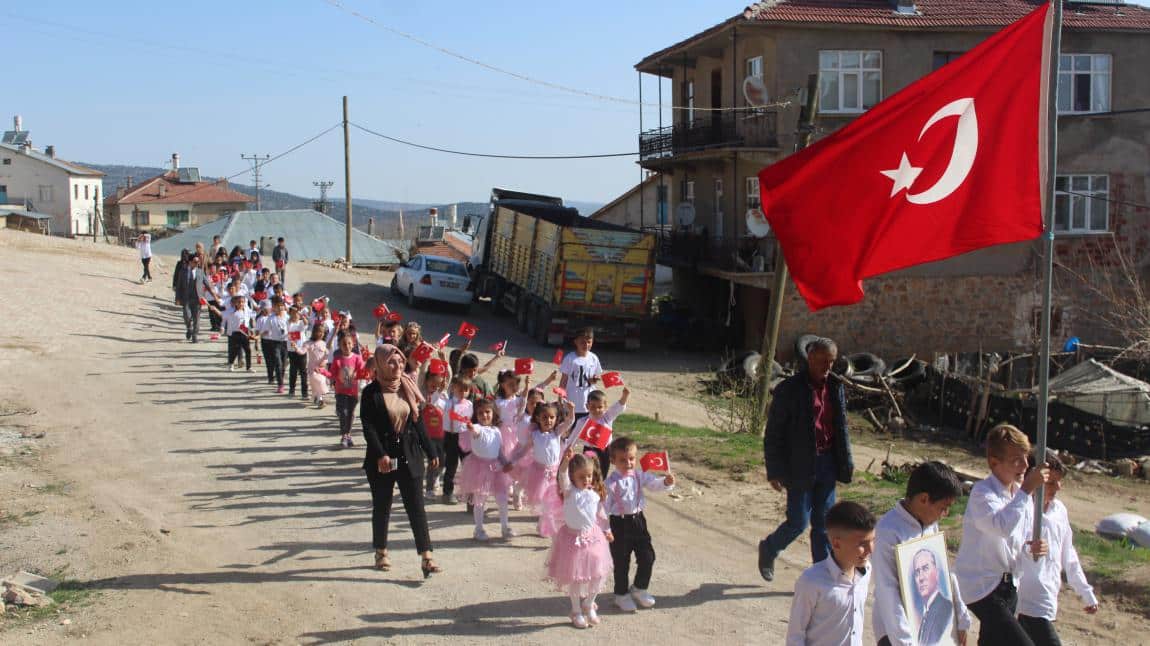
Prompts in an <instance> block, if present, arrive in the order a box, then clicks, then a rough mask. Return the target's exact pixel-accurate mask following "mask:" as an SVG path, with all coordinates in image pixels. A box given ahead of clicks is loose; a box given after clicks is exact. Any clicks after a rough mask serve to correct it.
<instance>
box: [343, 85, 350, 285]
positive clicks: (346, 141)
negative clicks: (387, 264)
mask: <svg viewBox="0 0 1150 646" xmlns="http://www.w3.org/2000/svg"><path fill="white" fill-rule="evenodd" d="M343 190H344V196H343V197H344V201H345V202H346V206H347V215H346V217H345V219H344V229H345V231H344V234H346V243H347V251H346V252H345V253H344V258H346V259H347V266H348V267H351V139H350V138H349V137H348V131H347V96H344V97H343Z"/></svg>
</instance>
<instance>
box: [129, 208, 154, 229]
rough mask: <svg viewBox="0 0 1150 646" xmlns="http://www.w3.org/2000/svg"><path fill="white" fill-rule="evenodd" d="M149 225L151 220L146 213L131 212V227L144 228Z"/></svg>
mask: <svg viewBox="0 0 1150 646" xmlns="http://www.w3.org/2000/svg"><path fill="white" fill-rule="evenodd" d="M150 224H151V218H150V217H149V214H148V212H147V211H132V226H134V227H137V228H139V227H146V226H148V225H150Z"/></svg>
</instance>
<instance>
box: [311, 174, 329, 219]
mask: <svg viewBox="0 0 1150 646" xmlns="http://www.w3.org/2000/svg"><path fill="white" fill-rule="evenodd" d="M311 185H312V186H315V187H318V188H319V202H316V204H315V207H316V209H315V210H317V211H319V212H320V213H323V214H325V215H326V214H327V212H328V211H329V210H331V207H330V205H329V204H328V203H327V189H329V188H331V187H332V186H335V182H331V181H328V182H324V181H315V182H312V183H311Z"/></svg>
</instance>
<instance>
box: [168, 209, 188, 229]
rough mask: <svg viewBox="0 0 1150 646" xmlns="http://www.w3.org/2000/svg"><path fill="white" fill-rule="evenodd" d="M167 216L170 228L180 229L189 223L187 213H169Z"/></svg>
mask: <svg viewBox="0 0 1150 646" xmlns="http://www.w3.org/2000/svg"><path fill="white" fill-rule="evenodd" d="M167 216H168V226H170V227H179V226H180V225H181V224H187V223H188V212H187V211H168V212H167Z"/></svg>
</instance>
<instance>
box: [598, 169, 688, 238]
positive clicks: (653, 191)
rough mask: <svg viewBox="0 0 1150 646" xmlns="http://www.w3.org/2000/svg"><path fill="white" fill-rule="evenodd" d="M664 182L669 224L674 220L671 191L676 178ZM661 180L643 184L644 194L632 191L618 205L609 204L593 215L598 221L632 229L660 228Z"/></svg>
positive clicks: (665, 179)
mask: <svg viewBox="0 0 1150 646" xmlns="http://www.w3.org/2000/svg"><path fill="white" fill-rule="evenodd" d="M663 182H664V183H665V185H666V190H667V207H666V211H667V224H670V222H671V220H672V219H673V217H672V216H673V213H672V211H671V191H672V189H673V188H674V178H673V177H664V178H663ZM658 216H659V178H658V177H657V176H656V177H653V178H650V179H647V180H645V181H644V182H643V194H642V196H640V194H639V191H636V190H635V189H634V188H632V189H631V192H629V193H628V194H627V195H626V196H625V197H623V198H622V199H620V200H619V201H618V202H617V203H614V204H608V205H607V206H605V207H603V208H602V209H600V210H599V211H597V212H595V213H594V214H592V217H594V218H595V219H596V220H600V221H602V222H610V223H611V224H618V225H620V226H624V227H630V228H632V229H640V228H646V227H655V226H658V224H659V220H658Z"/></svg>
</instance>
